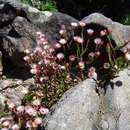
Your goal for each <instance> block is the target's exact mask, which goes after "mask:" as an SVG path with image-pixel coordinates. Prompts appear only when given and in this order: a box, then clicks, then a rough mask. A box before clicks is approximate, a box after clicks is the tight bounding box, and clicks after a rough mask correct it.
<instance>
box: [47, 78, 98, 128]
mask: <svg viewBox="0 0 130 130" xmlns="http://www.w3.org/2000/svg"><path fill="white" fill-rule="evenodd" d="M94 87H95V83H94V82H92V81H91V80H86V81H84V82H83V83H81V84H79V85H77V86H76V87H74V88H72V89H71V90H69V91H68V92H66V93H65V94H64V96H63V97H62V98H61V99H60V101H59V102H58V103H57V105H55V106H53V107H52V110H51V111H52V112H51V113H50V115H48V116H47V118H46V123H47V124H46V126H45V128H46V130H91V129H92V127H93V125H94V123H95V121H96V120H97V117H98V115H97V114H98V109H99V104H100V101H99V97H98V95H97V93H96V92H95V90H94Z"/></svg>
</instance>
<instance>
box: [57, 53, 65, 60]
mask: <svg viewBox="0 0 130 130" xmlns="http://www.w3.org/2000/svg"><path fill="white" fill-rule="evenodd" d="M56 57H57V59H58V60H63V59H64V54H63V53H58V54H57V56H56Z"/></svg>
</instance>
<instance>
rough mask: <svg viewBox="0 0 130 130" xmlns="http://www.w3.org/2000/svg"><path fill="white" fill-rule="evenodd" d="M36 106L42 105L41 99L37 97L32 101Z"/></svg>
mask: <svg viewBox="0 0 130 130" xmlns="http://www.w3.org/2000/svg"><path fill="white" fill-rule="evenodd" d="M32 104H33V105H34V106H40V105H41V100H40V99H36V100H34V101H33V103H32Z"/></svg>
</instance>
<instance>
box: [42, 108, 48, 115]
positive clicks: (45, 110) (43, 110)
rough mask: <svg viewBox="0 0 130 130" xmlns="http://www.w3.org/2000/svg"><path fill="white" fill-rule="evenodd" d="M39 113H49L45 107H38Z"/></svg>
mask: <svg viewBox="0 0 130 130" xmlns="http://www.w3.org/2000/svg"><path fill="white" fill-rule="evenodd" d="M40 113H41V114H43V115H46V114H48V113H49V110H48V109H47V108H43V107H42V108H40Z"/></svg>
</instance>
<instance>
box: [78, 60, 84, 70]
mask: <svg viewBox="0 0 130 130" xmlns="http://www.w3.org/2000/svg"><path fill="white" fill-rule="evenodd" d="M78 65H79V68H80V69H84V68H85V64H84V62H83V61H80V62H79V63H78Z"/></svg>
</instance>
